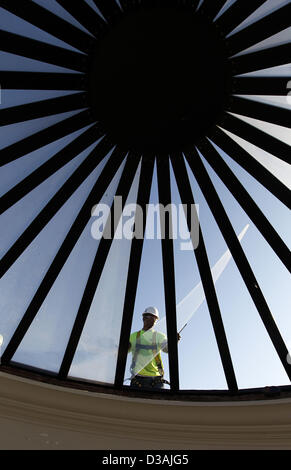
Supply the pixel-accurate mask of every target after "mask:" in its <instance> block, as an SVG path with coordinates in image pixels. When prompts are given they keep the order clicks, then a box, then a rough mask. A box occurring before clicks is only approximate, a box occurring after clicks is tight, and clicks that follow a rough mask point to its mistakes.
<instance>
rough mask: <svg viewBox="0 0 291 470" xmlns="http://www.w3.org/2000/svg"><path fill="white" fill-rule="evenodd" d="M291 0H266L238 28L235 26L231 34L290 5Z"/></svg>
mask: <svg viewBox="0 0 291 470" xmlns="http://www.w3.org/2000/svg"><path fill="white" fill-rule="evenodd" d="M289 2H290V0H276V1H274V0H266V1H265V2H264V3H263V5H261V6H260V7H259V8H257V10H256V11H254V13H252V14H251V15H250V16H249V17H248V18H246V19H245V20H244V21H243V22H242V23H241V24H240V25H239V26H238V27H237V28H235V29H234V30H233V31H232V32H231V34H234V33H236V32H238V31H240V30H241V29H244V28H245V27H246V26H248V25H250V24H252V23H255V22H256V21H258V20H260V19H261V18H263V17H264V16H267V15H269V14H271V13H272V12H274V11H276V10H277V9H279V8H281V7H283V6H284V5H288V3H289Z"/></svg>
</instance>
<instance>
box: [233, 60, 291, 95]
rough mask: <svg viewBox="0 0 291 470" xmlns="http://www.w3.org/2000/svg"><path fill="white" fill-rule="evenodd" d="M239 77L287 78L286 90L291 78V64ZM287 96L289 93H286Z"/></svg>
mask: <svg viewBox="0 0 291 470" xmlns="http://www.w3.org/2000/svg"><path fill="white" fill-rule="evenodd" d="M236 76H237V77H286V89H287V83H288V78H290V76H291V64H285V65H278V66H276V67H270V68H267V69H262V70H255V71H254V72H248V73H243V74H240V75H236ZM286 94H287V91H286Z"/></svg>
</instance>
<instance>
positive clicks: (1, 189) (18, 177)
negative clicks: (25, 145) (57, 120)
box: [0, 126, 90, 196]
mask: <svg viewBox="0 0 291 470" xmlns="http://www.w3.org/2000/svg"><path fill="white" fill-rule="evenodd" d="M89 127H90V126H86V127H84V128H83V129H80V130H78V131H76V132H73V133H72V134H70V135H68V136H66V137H63V138H62V139H59V140H58V141H55V142H52V143H51V144H48V145H46V146H44V147H42V149H41V151H40V150H39V149H37V150H35V151H34V152H31V153H29V154H27V155H26V156H25V158H18V159H17V160H14V161H12V162H10V163H7V164H6V165H4V166H3V167H2V168H1V173H0V195H1V196H2V195H3V194H5V193H6V192H7V191H9V190H10V189H11V188H13V186H15V185H16V184H18V183H19V182H20V181H22V180H23V179H24V178H26V177H27V176H28V175H30V174H31V173H33V171H34V170H36V169H37V168H39V167H40V166H41V165H42V164H44V163H45V162H46V161H48V160H49V159H50V158H51V157H52V156H53V155H55V154H56V153H57V152H59V151H60V150H62V149H63V148H64V147H66V146H67V145H68V144H70V143H71V142H72V141H73V140H74V139H76V138H77V137H78V136H79V135H80V134H82V133H83V132H85V131H86V130H87V129H88V128H89Z"/></svg>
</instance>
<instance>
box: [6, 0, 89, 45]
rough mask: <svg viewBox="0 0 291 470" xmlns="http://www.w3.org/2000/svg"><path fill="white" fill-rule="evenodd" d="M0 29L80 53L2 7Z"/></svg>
mask: <svg viewBox="0 0 291 470" xmlns="http://www.w3.org/2000/svg"><path fill="white" fill-rule="evenodd" d="M46 3H48V2H46ZM0 28H1V29H3V30H4V31H9V32H10V33H14V34H20V35H21V36H25V37H28V38H31V39H36V40H37V41H42V42H46V43H47V44H52V45H54V46H59V47H62V48H65V49H69V50H74V51H77V52H80V51H79V50H78V49H75V48H74V47H72V46H70V45H68V44H67V43H66V42H64V41H62V40H60V39H58V38H56V37H55V36H53V35H51V34H49V33H47V32H45V31H43V30H42V29H40V28H37V27H36V26H34V25H32V24H31V23H29V22H28V21H25V20H23V19H22V18H19V17H18V16H16V15H14V14H13V13H10V12H9V11H7V10H5V9H4V8H2V7H0Z"/></svg>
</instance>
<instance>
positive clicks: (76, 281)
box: [13, 164, 124, 372]
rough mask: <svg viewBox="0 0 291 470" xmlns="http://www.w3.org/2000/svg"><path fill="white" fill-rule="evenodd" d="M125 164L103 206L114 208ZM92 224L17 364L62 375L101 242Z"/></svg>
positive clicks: (25, 341) (21, 349) (20, 350)
mask: <svg viewBox="0 0 291 470" xmlns="http://www.w3.org/2000/svg"><path fill="white" fill-rule="evenodd" d="M123 167H124V164H122V165H121V167H120V169H119V170H118V171H117V173H116V175H115V177H114V178H113V179H112V181H111V184H110V185H109V187H108V189H107V190H106V194H104V195H103V198H102V200H101V203H103V204H111V202H112V201H113V196H114V194H115V192H116V189H117V185H118V182H119V179H120V175H121V172H122V169H123ZM91 228H92V219H90V221H89V222H88V224H87V226H86V228H85V229H84V231H83V233H82V235H81V236H80V238H79V240H78V242H77V243H76V245H75V247H74V249H73V250H72V252H71V254H70V256H69V258H68V260H67V262H66V263H65V265H64V267H63V269H62V270H61V272H60V274H59V276H58V277H57V279H56V281H55V283H54V285H53V287H52V288H51V290H50V292H49V294H48V295H47V298H46V299H45V301H44V303H43V305H42V307H41V308H40V310H39V312H38V314H37V316H36V317H35V319H34V321H33V323H32V324H31V327H30V329H29V330H28V332H27V333H26V335H25V337H24V338H23V340H22V342H21V344H20V346H19V348H18V350H17V352H16V353H15V355H14V357H13V361H16V362H18V363H23V364H29V365H32V366H35V367H38V368H41V369H46V370H50V371H53V372H58V370H59V368H60V365H61V361H62V359H63V356H64V353H65V348H66V345H67V343H68V340H69V337H70V333H71V330H72V327H73V324H74V321H75V318H76V314H77V312H78V307H79V305H80V302H81V299H82V295H83V292H84V289H85V286H86V282H87V279H88V276H89V273H90V270H91V267H92V263H93V260H94V256H95V253H96V249H97V248H98V245H99V240H96V239H94V238H93V237H92V234H91Z"/></svg>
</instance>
